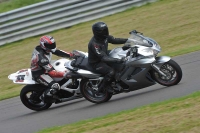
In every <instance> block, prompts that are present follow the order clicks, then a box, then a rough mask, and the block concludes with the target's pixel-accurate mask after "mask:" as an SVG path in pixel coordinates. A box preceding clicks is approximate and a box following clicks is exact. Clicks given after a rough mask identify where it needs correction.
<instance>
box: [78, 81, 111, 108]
mask: <svg viewBox="0 0 200 133" xmlns="http://www.w3.org/2000/svg"><path fill="white" fill-rule="evenodd" d="M88 83H89V80H86V79H85V80H82V81H81V86H80V91H81V94H82V95H83V97H84V98H85V99H86V100H88V101H90V102H92V103H97V104H99V103H104V102H107V101H109V100H110V99H111V97H112V94H111V93H109V92H108V91H106V90H105V91H104V92H103V93H102V94H103V96H102V97H96V96H95V95H94V94H93V92H92V91H91V90H93V89H92V88H91V87H90V90H88Z"/></svg>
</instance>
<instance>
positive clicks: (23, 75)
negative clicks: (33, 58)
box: [8, 69, 36, 84]
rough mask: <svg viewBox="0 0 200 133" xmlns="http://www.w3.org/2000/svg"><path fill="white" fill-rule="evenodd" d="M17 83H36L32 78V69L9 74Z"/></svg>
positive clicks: (9, 77)
mask: <svg viewBox="0 0 200 133" xmlns="http://www.w3.org/2000/svg"><path fill="white" fill-rule="evenodd" d="M8 79H10V80H12V81H13V83H16V84H36V82H35V81H34V80H33V79H32V73H31V69H22V70H19V71H17V72H16V73H12V74H10V75H9V76H8Z"/></svg>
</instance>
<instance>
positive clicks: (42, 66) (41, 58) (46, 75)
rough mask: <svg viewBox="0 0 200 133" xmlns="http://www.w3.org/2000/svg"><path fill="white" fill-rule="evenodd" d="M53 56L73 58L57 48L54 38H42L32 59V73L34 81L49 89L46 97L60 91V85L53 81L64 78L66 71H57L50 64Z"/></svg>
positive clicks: (70, 54) (47, 36)
mask: <svg viewBox="0 0 200 133" xmlns="http://www.w3.org/2000/svg"><path fill="white" fill-rule="evenodd" d="M52 54H54V55H57V56H60V57H66V58H72V57H73V54H72V53H67V52H65V51H62V50H59V49H57V48H56V42H55V40H54V38H53V37H52V36H49V35H45V36H42V37H41V38H40V44H39V45H38V46H36V47H35V49H34V50H33V53H32V59H31V72H32V76H33V79H34V80H35V81H37V82H38V83H40V84H42V85H44V86H47V87H49V89H48V90H47V91H45V96H46V95H48V96H52V95H53V94H55V93H56V92H57V90H59V89H60V85H59V84H58V83H57V82H55V81H54V80H53V78H63V77H65V75H66V73H67V72H66V71H56V70H55V69H54V68H53V66H52V65H51V64H50V62H51V56H52Z"/></svg>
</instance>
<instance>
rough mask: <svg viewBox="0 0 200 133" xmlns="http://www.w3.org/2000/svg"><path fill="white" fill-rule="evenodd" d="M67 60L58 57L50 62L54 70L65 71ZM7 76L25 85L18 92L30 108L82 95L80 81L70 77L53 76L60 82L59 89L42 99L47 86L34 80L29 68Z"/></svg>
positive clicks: (22, 100) (45, 106) (46, 106)
mask: <svg viewBox="0 0 200 133" xmlns="http://www.w3.org/2000/svg"><path fill="white" fill-rule="evenodd" d="M69 61H70V60H68V59H59V60H56V61H52V62H51V64H52V66H53V67H54V68H55V70H58V71H66V70H67V69H66V68H65V64H66V63H67V62H69ZM67 71H68V70H67ZM8 78H9V79H10V80H12V81H13V83H15V84H24V85H25V86H24V87H23V88H22V90H21V92H20V99H21V102H22V103H23V104H24V105H25V106H26V107H27V108H29V109H31V110H35V111H41V110H45V109H48V108H49V107H50V106H51V105H52V104H53V103H55V104H58V103H62V102H66V101H70V100H74V99H79V98H82V97H83V96H82V95H81V93H80V84H79V82H80V81H79V80H75V79H72V78H71V79H67V78H55V79H54V80H55V81H57V82H58V83H59V84H60V86H61V89H60V90H59V91H58V92H57V93H56V95H53V97H48V98H47V99H46V100H44V99H42V95H43V93H44V92H45V90H46V89H49V88H48V87H45V86H42V85H41V84H38V83H37V82H36V81H34V80H33V78H32V73H31V70H30V69H22V70H19V71H17V72H15V73H12V74H10V75H9V76H8ZM75 82H76V83H75Z"/></svg>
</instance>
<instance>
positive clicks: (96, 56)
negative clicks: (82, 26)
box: [88, 22, 128, 92]
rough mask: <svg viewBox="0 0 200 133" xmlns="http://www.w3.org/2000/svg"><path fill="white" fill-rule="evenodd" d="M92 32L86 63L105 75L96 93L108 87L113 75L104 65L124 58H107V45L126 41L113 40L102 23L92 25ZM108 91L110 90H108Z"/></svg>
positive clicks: (122, 60)
mask: <svg viewBox="0 0 200 133" xmlns="http://www.w3.org/2000/svg"><path fill="white" fill-rule="evenodd" d="M92 31H93V35H94V36H93V37H92V38H91V40H90V42H89V44H88V62H89V64H90V65H91V66H92V67H93V68H94V69H95V70H96V72H98V73H100V74H103V75H105V77H104V80H103V81H102V83H101V84H100V86H99V88H98V92H100V91H102V89H103V87H104V86H105V85H109V84H110V83H111V82H112V80H113V78H114V75H115V72H114V69H113V68H112V67H110V66H109V65H107V64H106V63H108V62H113V63H123V62H124V58H122V59H116V58H112V57H109V56H108V43H112V44H123V43H125V42H126V41H127V40H128V39H124V38H114V37H113V36H111V35H109V30H108V27H107V25H106V24H105V23H104V22H96V23H94V24H93V25H92ZM109 88H110V87H109ZM108 91H112V90H110V89H108Z"/></svg>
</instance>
